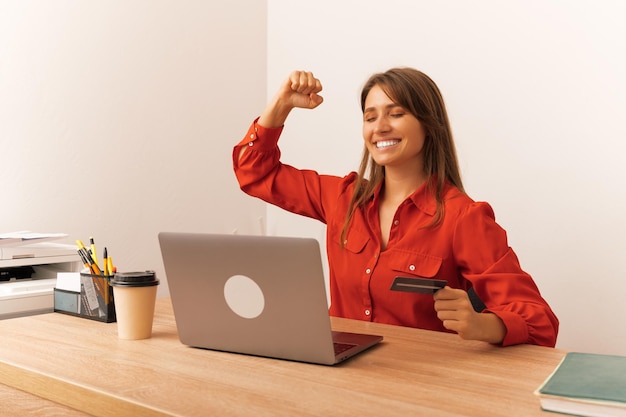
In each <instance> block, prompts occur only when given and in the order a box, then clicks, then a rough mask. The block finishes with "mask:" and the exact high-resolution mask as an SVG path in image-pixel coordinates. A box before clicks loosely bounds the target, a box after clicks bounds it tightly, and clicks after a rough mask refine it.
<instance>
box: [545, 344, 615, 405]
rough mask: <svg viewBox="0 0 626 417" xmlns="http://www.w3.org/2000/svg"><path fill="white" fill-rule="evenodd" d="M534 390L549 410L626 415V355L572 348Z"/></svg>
mask: <svg viewBox="0 0 626 417" xmlns="http://www.w3.org/2000/svg"><path fill="white" fill-rule="evenodd" d="M535 394H536V395H538V396H539V399H540V402H541V408H543V409H544V410H546V411H554V412H558V413H564V414H571V415H577V416H587V417H626V356H616V355H601V354H593V353H579V352H570V353H568V354H566V355H565V357H564V358H563V360H562V361H561V363H560V364H559V365H558V366H557V367H556V369H555V370H554V372H553V373H552V374H551V375H550V376H549V377H548V378H547V379H546V380H545V381H544V383H543V384H542V385H541V386H540V387H539V388H538V389H537V390H536V391H535Z"/></svg>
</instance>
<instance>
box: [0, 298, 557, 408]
mask: <svg viewBox="0 0 626 417" xmlns="http://www.w3.org/2000/svg"><path fill="white" fill-rule="evenodd" d="M333 327H334V328H336V329H338V330H347V331H360V332H370V333H377V334H382V335H383V336H384V337H385V340H384V341H383V343H382V344H380V345H379V346H377V347H376V348H374V349H372V350H370V351H367V352H365V353H363V354H361V355H360V356H357V357H355V358H353V359H351V360H349V361H348V362H345V363H343V364H341V365H339V366H334V367H329V366H323V365H311V364H304V363H297V362H289V361H283V360H277V359H268V358H260V357H253V356H245V355H237V354H230V353H224V352H215V351H209V350H203V349H194V348H189V347H186V346H183V345H182V344H181V343H180V342H179V340H178V336H177V333H176V326H175V322H174V317H173V313H172V308H171V303H170V300H169V298H165V299H159V300H157V308H156V313H155V320H154V328H153V337H152V338H151V339H147V340H140V341H125V340H119V339H118V338H117V333H116V325H115V324H114V323H112V324H106V323H100V322H95V321H91V320H87V319H82V318H77V317H72V316H67V315H63V314H60V313H51V314H44V315H39V316H31V317H21V318H15V319H9V320H4V321H1V322H0V335H2V336H1V337H2V339H1V340H2V342H1V343H0V383H2V384H5V385H7V386H10V387H13V388H18V389H20V390H23V391H26V392H27V393H30V394H34V395H37V396H39V397H42V398H45V399H47V400H50V401H53V402H56V403H59V404H62V405H65V406H68V407H72V408H74V409H76V410H80V411H83V412H86V413H90V414H93V415H97V416H162V415H180V416H192V415H197V416H209V415H229V416H295V415H297V416H309V415H323V416H326V415H333V416H342V415H345V416H357V415H360V416H368V415H372V416H374V415H375V416H377V417H380V416H396V415H401V416H409V415H410V416H417V415H425V416H435V415H436V416H439V417H446V416H480V417H483V416H507V417H514V416H524V417H528V416H536V415H544V414H545V415H551V414H550V413H544V412H542V411H541V409H540V407H539V400H538V398H536V397H535V396H534V395H533V390H534V389H535V388H537V386H539V384H540V383H541V382H542V381H543V379H544V378H546V377H547V376H548V375H549V374H550V372H552V370H553V369H554V367H555V366H556V365H557V364H558V362H559V361H560V359H561V358H562V357H563V355H564V354H565V352H564V351H560V350H555V349H549V348H542V347H537V346H527V345H522V346H513V347H507V348H498V347H493V346H490V345H488V344H486V343H482V342H471V341H463V340H461V339H460V338H459V337H458V336H457V335H453V334H446V333H439V332H430V331H424V330H417V329H410V328H403V327H396V326H387V325H381V324H376V323H365V322H360V321H351V320H345V319H333ZM40 401H44V400H40ZM3 409H4V408H3Z"/></svg>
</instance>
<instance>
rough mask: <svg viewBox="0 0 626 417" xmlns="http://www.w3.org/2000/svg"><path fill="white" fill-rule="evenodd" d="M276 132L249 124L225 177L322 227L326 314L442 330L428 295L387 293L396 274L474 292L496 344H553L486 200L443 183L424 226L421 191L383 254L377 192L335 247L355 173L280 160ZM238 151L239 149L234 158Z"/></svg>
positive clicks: (541, 309)
mask: <svg viewBox="0 0 626 417" xmlns="http://www.w3.org/2000/svg"><path fill="white" fill-rule="evenodd" d="M281 132H282V128H276V129H267V128H264V127H263V126H260V125H258V124H257V123H256V121H255V122H254V123H253V124H252V125H251V126H250V129H249V130H248V133H247V134H246V136H245V137H244V139H243V140H242V141H241V142H240V143H239V144H238V145H237V146H235V148H234V151H233V166H234V169H235V174H236V175H237V179H238V181H239V184H240V186H241V189H242V190H243V191H245V192H246V193H248V194H250V195H252V196H255V197H258V198H261V199H263V200H264V201H266V202H268V203H271V204H274V205H276V206H279V207H281V208H283V209H285V210H288V211H290V212H293V213H297V214H301V215H304V216H307V217H311V218H314V219H317V220H319V221H321V222H323V223H325V224H326V225H327V228H326V244H327V254H328V266H329V278H330V297H331V307H330V314H331V315H334V316H339V317H347V318H352V319H359V320H367V321H376V322H380V323H388V324H395V325H401V326H410V327H418V328H422V329H430V330H439V331H446V329H445V328H444V327H443V324H442V322H441V321H440V320H439V319H438V318H437V315H436V312H435V310H434V300H433V297H432V295H424V294H416V293H406V292H397V291H390V289H389V288H390V287H391V283H392V281H393V279H394V277H396V276H398V275H401V276H407V277H426V278H437V279H444V280H446V281H447V282H448V285H449V286H450V287H453V288H462V289H464V290H468V289H470V288H472V287H473V288H474V291H475V292H476V294H477V295H478V296H479V297H480V299H481V300H482V301H483V303H484V304H485V306H486V307H487V309H486V310H485V311H488V312H492V313H494V314H496V315H497V316H498V317H500V319H502V321H503V322H504V325H505V326H506V329H507V334H506V336H505V338H504V341H503V343H502V344H503V345H505V346H506V345H512V344H518V343H531V344H538V345H545V346H554V345H555V343H556V336H557V331H558V319H557V318H556V316H555V314H554V313H553V312H552V310H551V309H550V306H549V305H548V304H547V303H546V301H545V300H544V299H543V298H542V297H541V295H540V293H539V290H538V288H537V286H536V285H535V283H534V281H533V279H532V278H531V277H530V275H528V274H527V273H526V272H524V271H523V270H522V269H521V267H520V264H519V261H518V259H517V256H516V255H515V253H514V252H513V250H512V249H511V248H510V247H509V246H508V242H507V237H506V232H505V230H504V229H502V228H501V227H500V226H499V225H498V224H497V223H496V221H495V216H494V213H493V210H492V208H491V206H489V204H487V203H482V202H474V201H473V200H472V199H471V198H469V197H468V196H467V195H466V194H464V193H462V192H460V191H459V190H458V189H457V188H455V187H453V186H451V185H450V186H448V187H447V188H446V190H445V195H444V200H445V212H444V213H445V214H444V217H443V220H442V222H441V223H440V224H439V225H438V226H436V227H424V226H427V225H428V224H430V222H431V221H432V219H433V215H434V213H435V208H436V203H435V199H434V198H433V197H432V195H431V194H430V193H429V192H428V190H427V189H426V187H425V186H423V187H421V188H419V189H418V190H417V191H415V193H413V194H412V195H411V196H410V197H408V198H407V199H406V200H405V201H404V202H403V203H402V204H401V205H400V206H399V207H398V209H397V211H396V214H395V217H394V221H393V225H392V227H391V232H390V235H389V242H388V245H387V249H385V250H381V238H380V235H381V234H380V223H379V218H378V206H379V193H378V191H377V192H376V194H375V196H374V197H373V199H372V200H371V201H370V202H369V203H368V204H367V205H366V206H365V207H364V208H363V209H362V210H357V212H356V213H355V215H354V218H353V221H352V224H351V227H350V229H349V230H348V233H347V239H346V241H345V244H344V247H342V246H341V244H340V235H341V230H342V228H343V223H344V220H345V216H346V212H347V210H348V206H349V203H350V198H351V196H352V191H353V189H354V182H355V180H356V178H357V176H356V173H354V172H352V173H350V174H348V175H346V176H345V177H338V176H331V175H320V174H318V173H317V172H315V171H310V170H298V169H296V168H294V167H292V166H289V165H286V164H282V163H281V162H280V151H279V148H278V138H279V137H280V134H281ZM242 147H245V148H246V149H245V151H244V154H243V155H242V157H241V159H240V158H239V154H240V151H241V149H242Z"/></svg>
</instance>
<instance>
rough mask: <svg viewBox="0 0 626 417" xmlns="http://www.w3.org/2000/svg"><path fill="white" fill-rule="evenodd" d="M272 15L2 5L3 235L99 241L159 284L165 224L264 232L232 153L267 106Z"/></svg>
mask: <svg viewBox="0 0 626 417" xmlns="http://www.w3.org/2000/svg"><path fill="white" fill-rule="evenodd" d="M266 12H267V6H266V3H265V2H261V1H255V0H231V1H228V2H211V1H204V0H193V1H192V0H186V1H175V0H133V1H125V0H108V1H79V0H74V1H72V0H55V1H47V0H0V182H1V184H2V186H1V188H0V190H1V191H0V200H1V201H0V231H2V232H11V231H17V230H33V231H37V232H65V233H68V234H69V238H68V239H67V240H66V241H67V242H68V243H73V242H74V240H75V239H83V240H88V239H89V236H94V238H95V239H96V243H97V244H99V246H100V250H102V248H103V246H105V245H106V246H107V247H108V249H109V251H110V254H111V255H112V257H113V259H114V261H115V263H116V264H117V266H118V268H120V270H124V271H130V270H142V269H154V270H156V271H157V274H158V275H159V276H160V277H161V278H164V273H163V269H162V262H161V256H160V251H159V247H158V241H157V233H158V232H159V231H162V230H167V231H209V232H219V233H230V232H232V231H233V230H234V229H238V231H239V232H240V233H255V234H258V233H260V226H259V221H258V219H259V218H260V217H261V216H263V215H264V205H263V204H262V203H261V202H258V201H256V200H253V199H250V198H247V197H246V196H245V195H244V194H243V193H242V192H241V191H240V190H239V188H238V186H237V184H236V181H235V178H234V175H233V174H232V168H231V165H232V164H231V156H230V154H231V149H232V146H233V145H234V144H235V143H236V142H237V141H239V139H240V138H242V137H243V135H244V134H245V131H246V129H247V125H248V123H249V122H250V120H251V116H250V115H251V114H253V113H254V112H256V111H257V109H259V108H260V107H262V106H263V105H264V103H265V85H266V28H267V26H266V24H267V22H266ZM163 284H165V282H163ZM166 290H167V286H166V285H161V286H160V289H159V293H160V294H161V295H163V294H164V293H166V292H167V291H166Z"/></svg>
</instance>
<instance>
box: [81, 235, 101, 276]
mask: <svg viewBox="0 0 626 417" xmlns="http://www.w3.org/2000/svg"><path fill="white" fill-rule="evenodd" d="M76 245H77V246H78V253H79V254H80V253H82V254H83V256H84V257H83V262H85V263H86V264H89V270H90V271H91V273H92V274H94V275H101V274H102V272H101V271H100V268H99V267H98V264H97V263H95V262H94V260H93V258H92V257H91V255H90V254H89V252H88V251H87V248H86V247H85V245H84V244H83V241H82V240H77V241H76Z"/></svg>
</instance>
